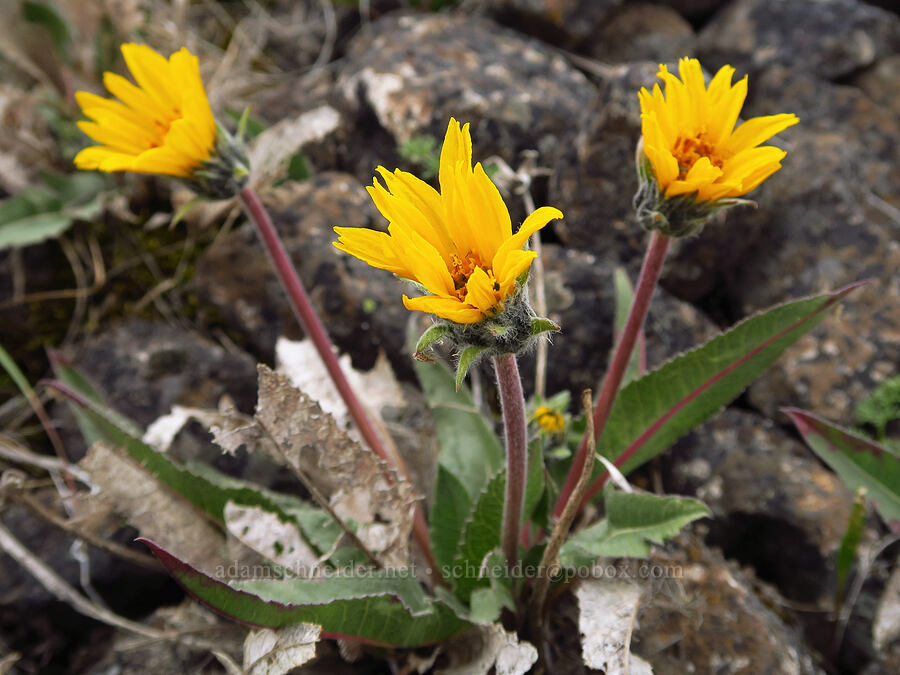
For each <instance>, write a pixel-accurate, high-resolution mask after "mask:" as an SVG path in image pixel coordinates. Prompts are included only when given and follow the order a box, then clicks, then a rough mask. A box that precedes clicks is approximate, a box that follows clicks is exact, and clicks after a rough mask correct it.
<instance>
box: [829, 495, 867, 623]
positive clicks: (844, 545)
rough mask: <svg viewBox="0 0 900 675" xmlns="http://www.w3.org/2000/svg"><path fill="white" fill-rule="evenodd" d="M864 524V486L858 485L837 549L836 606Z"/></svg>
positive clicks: (840, 599)
mask: <svg viewBox="0 0 900 675" xmlns="http://www.w3.org/2000/svg"><path fill="white" fill-rule="evenodd" d="M865 524H866V488H864V487H860V488H857V490H856V497H855V498H854V499H853V506H852V507H851V509H850V518H849V520H848V521H847V529H846V530H845V531H844V536H843V537H842V538H841V547H840V548H839V549H838V555H837V580H836V582H835V584H834V588H835V591H834V597H835V599H836V606H837V607H840V605H841V601H842V599H843V597H844V586H845V584H846V583H847V578H848V577H849V576H850V568H852V567H853V563H854V562H855V561H856V555H857V553H858V551H859V543H860V541H862V535H863V531H864V530H865Z"/></svg>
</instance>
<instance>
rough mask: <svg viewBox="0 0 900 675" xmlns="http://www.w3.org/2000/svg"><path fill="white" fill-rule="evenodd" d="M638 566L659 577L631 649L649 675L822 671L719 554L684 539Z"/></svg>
mask: <svg viewBox="0 0 900 675" xmlns="http://www.w3.org/2000/svg"><path fill="white" fill-rule="evenodd" d="M644 565H645V566H647V567H648V568H649V569H651V570H654V569H656V570H659V571H660V575H661V576H662V580H659V581H656V582H652V583H651V584H650V588H649V598H648V599H646V600H645V601H644V602H642V605H641V609H640V610H639V613H638V619H637V625H636V627H635V631H634V635H633V637H632V649H633V651H634V652H635V653H636V654H637V655H638V656H641V657H642V658H644V659H645V660H646V661H649V662H650V664H651V665H652V666H653V672H654V673H655V675H683V674H684V673H729V674H730V673H772V674H773V675H774V674H778V675H813V674H816V675H818V674H820V673H821V672H822V671H821V670H820V669H819V668H818V667H817V666H816V664H815V661H814V659H813V657H812V655H811V654H810V653H809V651H808V650H807V648H806V646H805V645H804V644H803V641H802V640H801V638H800V636H799V635H798V633H797V631H796V630H794V629H793V628H792V627H790V626H788V625H787V624H785V623H784V621H782V620H781V619H780V618H779V617H778V616H777V615H776V614H775V613H774V612H773V611H772V610H771V609H769V608H768V607H766V606H765V605H764V604H763V603H762V602H761V601H760V600H759V598H758V597H757V596H756V595H755V594H754V592H753V579H752V578H748V576H747V575H746V574H745V573H743V572H742V571H740V570H738V569H737V568H736V567H735V566H734V564H733V563H728V562H726V561H725V560H723V559H722V557H721V555H720V554H719V553H717V552H715V551H712V550H710V549H708V548H706V547H705V546H703V545H702V544H700V543H698V542H696V541H695V540H693V539H692V538H690V537H688V536H683V537H681V538H680V539H679V540H677V541H676V542H673V543H671V544H670V545H667V546H666V548H665V549H664V550H657V551H654V552H653V553H652V555H651V559H650V561H649V562H648V563H644ZM666 576H669V577H670V578H666Z"/></svg>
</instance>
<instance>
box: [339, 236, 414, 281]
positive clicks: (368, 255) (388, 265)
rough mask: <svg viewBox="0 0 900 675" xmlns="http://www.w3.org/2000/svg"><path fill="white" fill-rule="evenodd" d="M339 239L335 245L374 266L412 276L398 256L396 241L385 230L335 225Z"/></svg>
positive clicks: (406, 276)
mask: <svg viewBox="0 0 900 675" xmlns="http://www.w3.org/2000/svg"><path fill="white" fill-rule="evenodd" d="M334 231H335V232H336V233H337V235H338V237H339V239H338V241H336V242H334V246H335V247H336V248H338V249H339V250H341V251H344V252H345V253H349V254H350V255H352V256H354V257H356V258H359V259H360V260H362V261H363V262H366V263H368V264H370V265H371V266H372V267H377V268H379V269H383V270H388V271H389V272H393V273H394V274H396V275H397V276H400V277H403V278H405V279H411V278H412V272H411V271H410V270H409V267H408V266H407V265H406V264H405V263H404V262H403V261H401V260H399V259H398V258H397V255H396V253H395V250H394V249H395V246H394V242H392V241H391V238H390V236H388V235H387V234H385V233H384V232H378V231H377V230H370V229H368V228H365V227H335V228H334Z"/></svg>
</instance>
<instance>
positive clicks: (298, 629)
mask: <svg viewBox="0 0 900 675" xmlns="http://www.w3.org/2000/svg"><path fill="white" fill-rule="evenodd" d="M321 632H322V628H321V627H320V626H315V625H313V624H309V623H298V624H296V625H294V626H287V627H286V628H280V629H278V630H269V629H267V628H264V629H262V630H255V631H251V632H250V634H249V635H248V636H247V639H246V640H245V641H244V673H245V674H246V675H284V674H285V673H287V672H289V671H291V670H293V669H294V668H296V667H297V666H302V665H303V664H304V663H308V662H309V661H312V660H313V659H314V658H315V657H316V643H317V642H318V641H319V635H320V634H321Z"/></svg>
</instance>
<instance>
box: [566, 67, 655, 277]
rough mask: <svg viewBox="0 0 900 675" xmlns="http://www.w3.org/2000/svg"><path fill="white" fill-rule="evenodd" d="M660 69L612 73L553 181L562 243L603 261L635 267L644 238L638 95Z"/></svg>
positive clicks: (583, 116)
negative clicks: (637, 202)
mask: <svg viewBox="0 0 900 675" xmlns="http://www.w3.org/2000/svg"><path fill="white" fill-rule="evenodd" d="M658 67H659V65H658V64H657V63H653V62H640V63H632V64H626V65H622V66H616V67H614V68H611V69H610V71H609V73H608V76H607V77H606V78H605V79H604V81H603V82H602V84H601V85H600V89H599V91H598V93H597V95H596V97H595V98H594V99H593V100H592V101H591V102H590V103H589V104H588V105H587V106H585V107H584V109H583V110H582V111H580V114H579V115H578V116H577V118H575V119H574V120H573V123H574V124H577V128H578V135H577V137H576V138H575V142H574V143H572V144H570V145H568V146H567V147H566V148H565V151H564V154H563V156H562V157H561V158H560V160H559V162H557V164H556V167H555V169H556V170H555V171H554V174H553V175H552V176H551V178H550V188H549V198H548V201H549V203H551V204H559V205H560V207H561V208H562V209H563V213H565V216H566V217H565V220H563V221H561V222H557V223H554V225H553V226H554V228H555V231H556V232H557V234H558V235H559V237H560V238H561V239H562V240H563V242H564V243H565V244H566V245H568V246H570V247H572V248H574V249H576V250H582V251H588V252H590V253H593V254H594V255H596V256H597V257H598V258H600V259H601V260H604V261H615V262H618V263H622V262H633V263H636V262H637V261H638V260H639V259H640V256H641V253H642V251H643V246H644V233H643V231H642V230H641V228H640V226H639V225H638V224H637V220H636V219H635V217H634V209H633V208H632V205H631V200H632V197H633V196H634V193H635V191H636V190H637V177H636V174H635V170H634V148H635V145H636V144H637V141H638V139H639V138H640V135H641V117H640V105H639V104H638V97H637V92H638V90H639V89H640V88H641V87H642V86H650V85H652V84H653V82H654V80H655V79H656V72H657V70H658Z"/></svg>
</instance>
